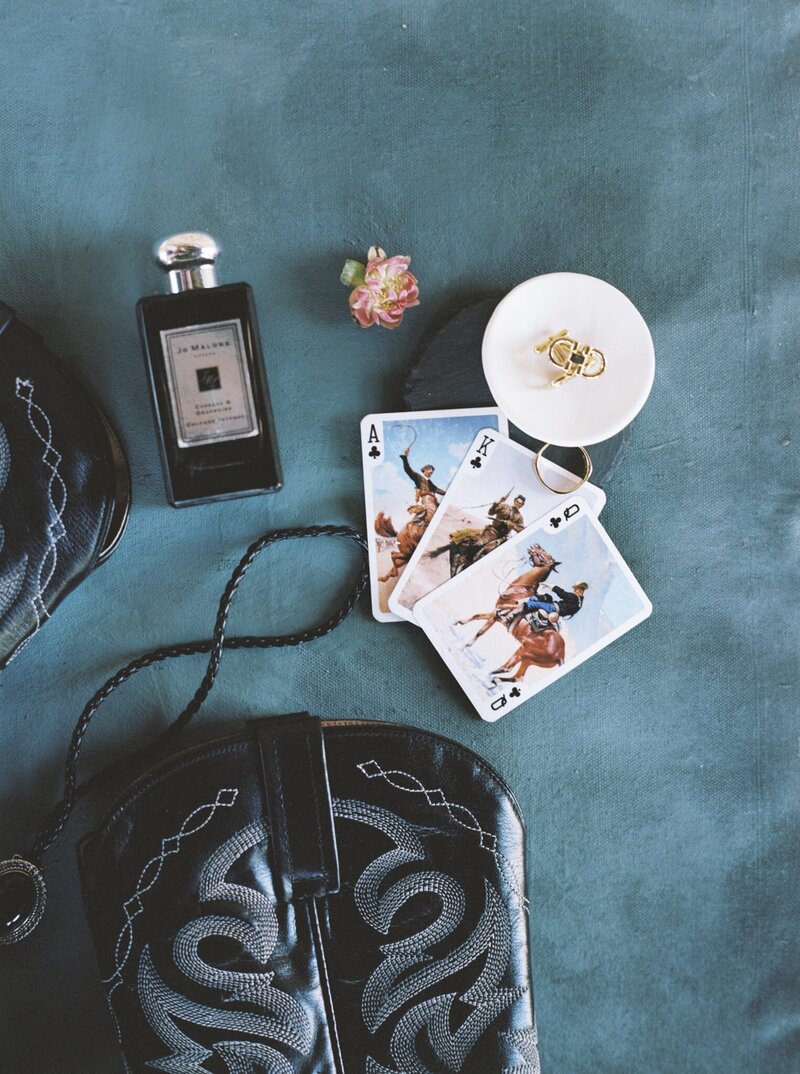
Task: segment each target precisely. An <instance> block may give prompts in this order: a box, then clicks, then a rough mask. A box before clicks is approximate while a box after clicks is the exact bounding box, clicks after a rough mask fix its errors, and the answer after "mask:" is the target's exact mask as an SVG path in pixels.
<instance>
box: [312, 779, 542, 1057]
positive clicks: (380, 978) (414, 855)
mask: <svg viewBox="0 0 800 1074" xmlns="http://www.w3.org/2000/svg"><path fill="white" fill-rule="evenodd" d="M333 812H334V816H336V817H337V818H341V819H346V820H351V821H356V822H358V823H362V824H367V825H369V826H370V827H372V828H376V829H377V830H379V831H381V832H383V833H384V834H385V835H387V836H388V837H389V838H390V839H391V840H392V842H393V843H394V844H395V848H394V849H393V850H389V851H387V852H386V853H385V854H381V855H379V856H378V857H377V858H375V859H374V860H373V861H372V862H370V863H369V865H367V866H366V868H365V869H364V870H363V872H362V874H361V876H360V877H359V878H358V880H357V881H356V884H355V887H354V891H353V896H354V899H355V902H356V905H357V907H358V910H359V913H360V914H361V916H362V918H363V919H364V921H365V922H366V923H367V924H369V925H371V926H372V927H373V928H375V929H376V930H377V931H379V932H381V933H382V934H384V935H386V934H388V933H389V931H390V928H391V925H392V923H393V921H394V920H395V918H396V916H397V914H398V912H399V911H400V909H401V908H402V907H403V906H404V905H405V904H406V903H407V902H408V901H409V900H410V899H412V898H413V897H414V896H415V895H417V894H419V893H420V892H426V893H433V894H436V895H438V896H439V897H440V899H441V910H440V913H439V916H438V917H437V918H436V920H435V921H434V922H433V923H432V924H430V925H428V926H426V927H425V928H424V929H423V930H422V931H421V932H419V933H417V934H416V935H415V936H413V937H410V938H405V939H402V938H401V939H400V940H397V941H395V942H393V943H386V944H382V945H381V947H380V951H381V953H382V954H383V955H384V958H383V960H382V961H381V962H380V963H379V965H378V966H377V967H376V968H375V970H374V971H373V972H372V974H371V975H370V977H369V980H368V981H367V983H366V985H365V987H364V992H363V994H362V1000H361V1009H362V1015H363V1018H364V1022H365V1025H366V1026H367V1028H368V1029H369V1030H370V1031H371V1032H373V1033H374V1032H375V1031H376V1030H377V1029H378V1028H379V1027H380V1026H381V1025H382V1024H383V1023H384V1022H385V1021H386V1019H387V1018H388V1017H389V1016H390V1015H391V1014H393V1013H396V1012H397V1011H398V1010H400V1008H401V1007H403V1006H405V1005H407V1004H408V1003H410V1002H411V1001H413V1000H414V999H416V997H418V996H420V995H422V994H423V993H424V992H426V991H427V990H429V989H430V988H432V987H433V986H435V985H437V984H439V983H440V982H441V981H444V980H445V979H446V978H448V977H452V976H453V975H454V974H456V973H459V972H461V971H462V970H464V969H466V967H467V966H470V965H472V964H473V963H474V962H475V961H476V960H478V959H479V958H481V956H483V955H484V953H485V956H486V957H485V962H484V965H483V968H482V970H481V972H480V973H479V975H478V977H477V979H476V980H475V982H474V983H473V984H472V985H471V986H470V987H469V988H468V989H467V990H466V991H464V992H463V993H461V994H459V993H457V992H450V993H445V994H443V995H439V996H433V997H430V998H429V999H426V1000H424V1001H422V1002H420V1003H416V1004H414V1005H413V1006H411V1007H410V1008H409V1009H407V1010H406V1012H405V1013H404V1014H403V1015H402V1016H401V1017H400V1019H399V1020H398V1022H397V1024H396V1025H395V1027H394V1030H393V1031H392V1034H391V1038H390V1042H389V1052H390V1055H391V1058H392V1061H393V1062H394V1064H395V1069H392V1068H390V1067H385V1066H384V1065H383V1064H381V1063H379V1062H378V1061H377V1060H376V1059H374V1058H372V1057H371V1056H370V1057H368V1059H367V1068H366V1070H367V1074H399V1072H401V1071H402V1072H403V1074H430V1071H429V1068H428V1066H427V1065H426V1064H425V1063H424V1062H423V1060H422V1059H421V1058H420V1056H419V1054H418V1052H417V1038H418V1037H419V1034H420V1032H421V1031H422V1030H423V1029H425V1030H426V1032H427V1036H428V1040H429V1042H430V1045H431V1047H432V1049H433V1050H434V1052H435V1053H436V1055H437V1057H438V1059H439V1060H440V1061H441V1062H443V1063H444V1064H445V1066H447V1068H448V1069H449V1070H452V1071H459V1070H460V1069H461V1067H462V1066H463V1065H464V1063H465V1061H466V1059H467V1057H468V1055H469V1054H470V1052H471V1051H472V1049H473V1048H474V1046H475V1044H476V1043H477V1041H478V1038H479V1037H480V1036H481V1034H482V1033H483V1032H484V1030H485V1029H486V1028H487V1027H488V1026H489V1025H490V1024H491V1023H492V1022H493V1021H494V1020H495V1019H496V1018H497V1017H498V1015H500V1014H501V1013H502V1011H504V1010H505V1009H506V1008H507V1007H509V1006H511V1005H512V1004H513V1003H515V1002H516V1001H517V999H519V998H520V997H521V996H523V995H524V994H525V993H526V992H527V989H526V988H524V987H521V988H501V987H500V981H501V980H502V977H503V974H504V973H505V970H506V967H507V965H508V961H509V957H510V954H511V922H510V920H509V916H508V910H507V908H506V906H505V904H504V902H503V900H502V898H501V897H500V894H499V892H498V891H497V890H496V889H495V887H494V886H493V885H492V884H491V883H490V881H489V880H488V879H484V895H485V904H484V909H483V912H482V913H481V916H480V919H479V921H478V922H477V924H476V925H475V927H474V928H473V930H472V932H471V933H470V935H469V936H468V937H467V939H466V940H465V941H464V942H462V943H461V944H459V945H458V946H457V947H456V948H454V949H453V950H452V951H450V952H448V953H447V954H445V955H442V956H441V957H435V956H433V955H432V954H431V950H430V949H431V948H435V947H436V945H438V944H440V943H441V942H442V941H443V940H444V939H446V938H447V937H448V936H449V935H451V933H452V932H453V930H454V929H455V928H456V927H457V926H458V925H459V924H460V923H461V921H462V918H463V915H464V909H465V898H464V892H463V889H462V888H461V886H460V884H458V882H457V881H456V880H455V879H454V878H452V877H449V876H446V875H445V874H444V873H441V872H439V871H437V870H432V869H431V870H425V871H424V872H420V873H416V874H408V873H406V875H405V876H401V878H400V879H399V880H397V881H396V882H395V883H393V884H390V885H389V886H388V887H387V886H386V881H387V878H388V877H389V875H390V874H391V873H392V872H393V871H394V870H395V869H397V868H402V867H406V868H407V866H408V865H410V864H411V863H412V862H420V861H424V860H425V849H424V847H423V844H422V842H421V840H420V839H419V838H418V837H417V835H416V834H415V832H414V831H413V830H412V828H411V826H410V825H409V824H407V823H406V822H405V821H403V820H402V819H401V818H400V817H398V816H397V815H396V814H394V813H391V812H389V810H386V809H383V808H381V807H380V806H375V805H370V804H368V803H366V802H359V801H353V800H345V799H334V801H333ZM455 1000H460V1002H461V1003H463V1004H466V1005H467V1006H470V1007H472V1008H473V1009H472V1012H471V1013H470V1014H469V1015H468V1016H467V1017H466V1018H465V1019H463V1020H462V1021H461V1023H460V1025H459V1028H458V1029H457V1030H456V1031H455V1032H453V1031H452V1030H451V1025H452V1019H451V1009H452V1005H453V1002H454V1001H455ZM437 1069H438V1068H437Z"/></svg>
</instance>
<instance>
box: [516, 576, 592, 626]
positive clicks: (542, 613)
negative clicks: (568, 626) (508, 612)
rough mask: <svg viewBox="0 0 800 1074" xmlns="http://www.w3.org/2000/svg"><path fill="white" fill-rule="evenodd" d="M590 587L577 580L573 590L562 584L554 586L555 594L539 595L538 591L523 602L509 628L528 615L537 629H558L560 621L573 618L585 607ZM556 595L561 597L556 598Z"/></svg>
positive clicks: (529, 620) (530, 621)
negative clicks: (569, 590) (564, 587)
mask: <svg viewBox="0 0 800 1074" xmlns="http://www.w3.org/2000/svg"><path fill="white" fill-rule="evenodd" d="M588 588H589V586H588V583H586V582H576V583H575V585H574V586H573V587H572V592H571V593H568V592H567V591H566V590H565V589H562V588H561V586H560V585H554V586H552V591H553V593H555V596H550V595H547V594H545V595H539V594H538V593H537V594H535V595H534V596H532V597H528V599H527V600H525V601H523V602H522V605H521V606H520V608H519V609H518V610H517V611H516V612H515V613H514V615H513V616H512V617H511V619H510V620H509V628H510V627H511V626H512V625H513V624H514V623H516V622H517V620H519V619H521V618H522V617H523V616H527V617H528V622H529V623H530V624H531V626H532V627H533V628H534V629H535V630H552V629H554V628H555V629H558V623H559V621H560V620H561V619H562V618H564V617H565V616H567V617H568V618H570V619H571V618H572V616H573V615H577V614H578V612H579V611H580V610H581V608H582V607H583V598H584V596H585V595H586V590H587V589H588ZM556 597H558V598H559V599H558V600H556Z"/></svg>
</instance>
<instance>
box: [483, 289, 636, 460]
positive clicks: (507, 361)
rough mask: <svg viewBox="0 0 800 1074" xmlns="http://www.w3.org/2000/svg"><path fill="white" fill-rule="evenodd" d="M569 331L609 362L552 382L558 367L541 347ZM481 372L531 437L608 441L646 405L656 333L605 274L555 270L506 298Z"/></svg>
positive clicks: (487, 338) (487, 339)
mask: <svg viewBox="0 0 800 1074" xmlns="http://www.w3.org/2000/svg"><path fill="white" fill-rule="evenodd" d="M564 328H565V329H567V331H568V332H569V334H570V336H571V337H572V338H573V339H575V340H577V341H578V342H579V343H589V344H591V346H592V347H597V348H598V349H599V350H601V351H602V352H603V354H604V355H605V359H606V368H605V371H604V372H603V374H602V376H599V377H595V378H592V379H589V378H586V377H580V376H576V377H572V378H571V379H570V380H569V381H567V382H566V383H564V384H562V385H560V386H559V387H558V388H551V387H550V385H551V383H552V381H553V380H554V379H555V378H556V377H557V376H558V375H559V372H560V370H559V369H558V368H557V367H556V366H555V365H554V364H553V363H552V362H551V361H550V359H549V358H548V356H547V354H546V353H537V351H536V350H535V347H536V345H537V344H539V343H542V342H544V341H545V340H546V339H547V338H548V337H549V336H552V335H554V334H555V333H556V332H560V331H561V330H562V329H564ZM483 371H484V374H485V376H486V380H487V383H488V385H489V389H490V390H491V393H492V395H493V396H494V399H495V402H496V403H497V405H498V406H499V407H500V409H501V410H502V411H503V412H504V413H505V415H506V416H507V417H508V419H509V420H510V421H512V422H513V423H514V425H516V426H517V427H518V428H520V429H522V431H523V432H526V433H528V435H529V436H534V437H536V438H537V439H538V440H543V441H545V443H549V444H556V445H558V446H560V447H581V446H583V447H585V446H587V445H589V444H598V443H600V441H601V440H608V439H609V437H612V436H614V435H615V434H616V433H618V432H619V431H620V430H621V429H624V428H625V426H626V425H628V424H630V422H632V421H633V419H634V418H635V417H636V415H637V414H638V413H639V411H640V410H641V409H642V407H643V406H644V404H645V401H646V399H647V396H648V395H649V394H650V389H651V388H652V386H653V377H654V375H655V352H654V350H653V339H652V336H651V335H650V330H649V329H648V327H647V325H646V323H645V320H644V318H643V317H642V315H641V313H639V311H638V310H637V308H636V307H635V306H634V304H633V303H632V302H631V300H630V299H629V298H627V297H626V296H625V295H623V293H622V292H621V291H618V290H617V289H616V287H612V286H611V284H610V283H606V282H605V280H598V279H597V278H596V277H594V276H584V275H582V274H580V273H578V272H551V273H548V274H547V275H545V276H534V277H533V278H532V279H530V280H525V282H524V283H521V284H519V286H517V287H515V288H514V289H513V291H509V293H508V294H507V295H506V296H505V298H504V299H502V300H501V302H500V304H499V305H498V306H497V309H496V310H495V311H494V313H493V314H492V317H491V320H490V321H489V324H488V325H487V326H486V332H485V333H484V336H483Z"/></svg>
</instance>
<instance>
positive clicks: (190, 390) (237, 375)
mask: <svg viewBox="0 0 800 1074" xmlns="http://www.w3.org/2000/svg"><path fill="white" fill-rule="evenodd" d="M161 346H162V347H163V350H164V362H165V366H166V371H167V384H168V386H169V396H170V402H171V404H172V416H173V421H174V423H175V434H176V437H177V441H178V447H194V446H195V445H197V444H212V443H213V444H219V443H222V442H223V441H225V440H243V439H244V438H245V437H248V436H257V435H258V422H257V420H256V407H255V401H254V399H253V388H252V385H251V383H250V375H249V371H248V368H247V358H246V351H245V346H244V337H243V335H242V326H241V323H240V322H239V321H238V320H233V321H216V322H215V323H214V324H196V325H187V326H186V327H184V328H171V329H169V330H168V331H165V332H162V333H161Z"/></svg>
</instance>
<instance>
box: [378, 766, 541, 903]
mask: <svg viewBox="0 0 800 1074" xmlns="http://www.w3.org/2000/svg"><path fill="white" fill-rule="evenodd" d="M358 768H359V771H360V772H362V773H363V775H365V776H366V777H367V779H376V778H381V779H385V780H386V782H387V783H388V784H389V785H390V786H391V787H394V788H395V790H398V791H405V792H406V793H407V794H423V795H424V796H425V799H426V801H427V802H428V805H430V806H434V807H435V808H441V807H444V808H445V809H446V810H447V812H448V813H449V815H450V817H451V818H452V819H453V821H455V823H456V824H458V825H459V827H461V828H464V829H466V831H469V832H474V833H475V834H476V835H477V836H478V842H479V845H480V847H481V849H482V850H488V852H489V853H490V854H491V855H492V856H493V858H494V859H495V861H496V862H497V864H498V867H499V869H500V871H501V873H502V874H503V877H504V879H505V881H506V883H507V884H508V886H509V887H510V888H511V890H512V891H513V892H514V894H515V895H516V896H517V898H518V899H519V900H520V902H521V904H522V908H523V909H524V911H525V913H528V910H529V903H528V899H527V898H526V897H525V894H524V890H523V887H522V885H521V884H520V882H519V878H518V877H517V872H516V869H515V868H514V866H513V864H512V863H511V862H510V861H509V860H508V858H507V857H506V856H505V854H503V852H502V851H500V850H498V849H497V836H496V835H493V834H492V833H491V832H485V831H484V830H483V828H481V826H480V823H479V822H478V818H477V817H476V816H475V814H474V813H473V812H472V811H471V810H470V809H468V808H467V807H466V806H465V805H461V804H460V803H459V802H450V801H448V799H447V796H446V795H445V793H444V791H443V790H442V789H441V787H437V788H435V789H433V790H432V789H430V788H428V787H426V786H425V785H424V784H423V783H422V782H420V780H418V779H417V777H416V776H412V775H411V773H410V772H403V771H402V770H401V769H390V770H389V771H385V770H384V769H383V768H381V766H380V765H379V764H378V762H377V761H375V760H369V761H362V762H361V763H360V764H359V765H358ZM397 776H404V777H405V779H407V780H408V781H409V783H410V784H411V786H405V785H404V784H403V783H399V782H398V781H397V779H396V778H393V777H397ZM459 814H461V815H463V816H466V817H468V818H469V820H470V821H471V822H472V823H466V822H465V821H463V820H462V819H461V816H459Z"/></svg>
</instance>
